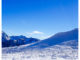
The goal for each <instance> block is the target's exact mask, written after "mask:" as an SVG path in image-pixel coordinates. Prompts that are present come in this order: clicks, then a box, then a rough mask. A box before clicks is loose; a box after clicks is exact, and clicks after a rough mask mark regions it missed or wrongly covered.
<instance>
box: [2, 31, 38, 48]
mask: <svg viewBox="0 0 80 60" xmlns="http://www.w3.org/2000/svg"><path fill="white" fill-rule="evenodd" d="M37 41H39V39H36V38H27V37H25V36H23V35H20V36H8V35H7V34H6V33H5V32H2V47H11V46H19V45H24V44H30V43H34V42H37Z"/></svg>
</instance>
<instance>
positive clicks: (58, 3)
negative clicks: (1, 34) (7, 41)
mask: <svg viewBox="0 0 80 60" xmlns="http://www.w3.org/2000/svg"><path fill="white" fill-rule="evenodd" d="M77 27H78V1H77V0H2V30H3V31H5V32H6V33H7V34H8V35H25V36H27V37H35V38H40V39H45V38H48V37H49V36H51V35H54V34H55V33H57V32H64V31H68V30H72V29H74V28H77Z"/></svg>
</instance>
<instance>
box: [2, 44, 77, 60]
mask: <svg viewBox="0 0 80 60" xmlns="http://www.w3.org/2000/svg"><path fill="white" fill-rule="evenodd" d="M23 47H26V46H25V45H23V46H20V47H14V48H13V49H12V48H11V47H9V48H3V49H2V52H3V54H2V60H78V49H73V48H71V46H66V45H55V46H51V47H48V48H45V49H42V50H36V49H32V50H27V49H24V50H23V51H20V52H17V50H18V51H19V50H20V48H23ZM10 49H11V51H12V52H10V53H9V51H10ZM14 49H15V51H16V52H15V53H14Z"/></svg>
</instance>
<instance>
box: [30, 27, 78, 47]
mask: <svg viewBox="0 0 80 60" xmlns="http://www.w3.org/2000/svg"><path fill="white" fill-rule="evenodd" d="M71 40H75V41H78V29H77V28H76V29H74V30H71V31H67V32H60V33H57V34H55V35H54V36H52V37H50V38H48V39H45V40H43V41H40V42H38V43H36V44H34V45H31V47H35V48H45V47H49V46H53V45H56V44H60V43H62V42H67V41H71Z"/></svg>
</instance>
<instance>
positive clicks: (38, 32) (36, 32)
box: [32, 31, 44, 34]
mask: <svg viewBox="0 0 80 60" xmlns="http://www.w3.org/2000/svg"><path fill="white" fill-rule="evenodd" d="M32 34H44V33H43V32H40V31H33V32H32Z"/></svg>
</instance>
